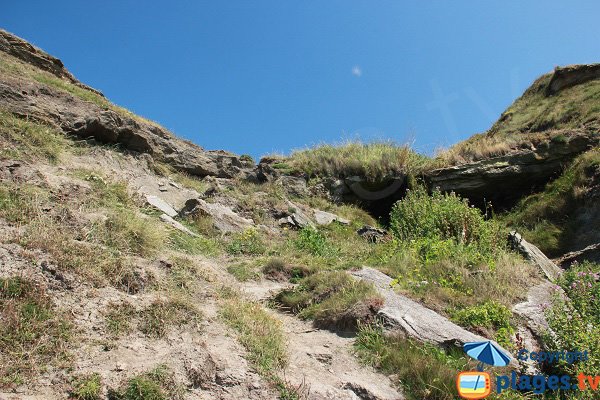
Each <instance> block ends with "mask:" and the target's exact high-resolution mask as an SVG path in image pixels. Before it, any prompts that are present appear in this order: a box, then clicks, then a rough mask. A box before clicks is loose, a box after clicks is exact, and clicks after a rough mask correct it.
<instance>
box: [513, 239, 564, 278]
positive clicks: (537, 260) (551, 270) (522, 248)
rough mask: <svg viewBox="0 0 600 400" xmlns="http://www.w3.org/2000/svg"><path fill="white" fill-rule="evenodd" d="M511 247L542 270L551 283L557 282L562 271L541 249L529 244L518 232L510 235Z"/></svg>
mask: <svg viewBox="0 0 600 400" xmlns="http://www.w3.org/2000/svg"><path fill="white" fill-rule="evenodd" d="M508 241H509V243H510V245H511V246H512V247H513V248H514V249H515V250H517V251H518V252H519V253H521V254H522V255H523V257H525V258H526V259H527V260H528V261H530V262H532V263H533V264H534V265H536V266H537V267H538V268H540V269H541V270H542V272H543V273H544V275H546V278H548V279H550V280H551V281H554V280H556V278H558V276H559V275H560V274H561V272H562V270H561V269H560V268H558V267H557V266H556V264H554V263H553V262H552V260H550V259H549V258H548V257H546V255H545V254H544V253H542V251H541V250H540V249H538V248H537V247H536V246H535V245H533V244H531V243H529V242H528V241H526V240H525V239H523V238H522V237H521V235H520V234H518V233H517V232H514V231H513V232H511V233H510V234H509V235H508Z"/></svg>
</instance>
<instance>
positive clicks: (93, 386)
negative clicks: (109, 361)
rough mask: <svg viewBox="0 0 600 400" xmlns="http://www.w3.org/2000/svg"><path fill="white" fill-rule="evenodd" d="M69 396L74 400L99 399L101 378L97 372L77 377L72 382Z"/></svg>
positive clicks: (100, 396) (100, 395)
mask: <svg viewBox="0 0 600 400" xmlns="http://www.w3.org/2000/svg"><path fill="white" fill-rule="evenodd" d="M69 398H71V399H75V400H100V399H101V398H102V379H101V378H100V375H98V374H89V375H85V376H81V377H78V378H77V379H76V380H75V382H74V383H73V390H72V391H71V393H70V394H69Z"/></svg>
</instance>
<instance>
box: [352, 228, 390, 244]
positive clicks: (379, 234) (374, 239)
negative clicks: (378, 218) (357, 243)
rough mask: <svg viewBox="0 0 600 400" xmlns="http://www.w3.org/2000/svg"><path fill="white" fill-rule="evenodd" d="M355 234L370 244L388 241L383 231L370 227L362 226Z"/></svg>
mask: <svg viewBox="0 0 600 400" xmlns="http://www.w3.org/2000/svg"><path fill="white" fill-rule="evenodd" d="M356 233H357V234H358V236H360V237H361V238H363V239H365V240H368V241H369V242H371V243H380V242H385V241H386V240H388V239H389V235H388V233H387V232H386V231H385V230H383V229H379V228H376V227H374V226H371V225H364V226H363V227H362V228H360V229H358V230H357V231H356Z"/></svg>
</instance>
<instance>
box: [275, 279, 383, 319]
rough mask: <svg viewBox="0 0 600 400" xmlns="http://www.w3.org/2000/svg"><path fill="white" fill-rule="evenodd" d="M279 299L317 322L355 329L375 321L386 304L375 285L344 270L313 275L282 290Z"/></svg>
mask: <svg viewBox="0 0 600 400" xmlns="http://www.w3.org/2000/svg"><path fill="white" fill-rule="evenodd" d="M275 301H276V302H277V303H278V304H280V305H281V306H282V307H284V308H285V309H289V310H290V311H292V312H294V313H298V316H299V317H301V318H304V319H310V320H313V321H314V322H315V324H316V325H317V326H321V327H325V328H332V329H355V328H356V327H357V325H358V323H361V322H371V321H373V319H374V317H375V315H376V313H377V311H379V309H380V308H381V306H382V305H383V300H382V299H381V297H380V296H379V295H378V294H377V292H376V291H375V289H374V288H373V286H372V285H370V284H368V283H365V282H363V281H359V280H356V279H354V278H352V277H351V276H350V275H348V274H347V273H345V272H344V271H323V272H318V273H316V274H314V275H310V276H308V277H306V278H304V279H302V280H300V281H299V285H298V286H297V287H295V288H293V289H285V290H283V291H282V292H280V293H279V294H278V295H277V296H276V297H275Z"/></svg>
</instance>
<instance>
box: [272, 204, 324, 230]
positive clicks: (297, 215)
mask: <svg viewBox="0 0 600 400" xmlns="http://www.w3.org/2000/svg"><path fill="white" fill-rule="evenodd" d="M287 205H288V209H289V212H290V215H288V216H287V217H283V218H281V219H279V221H277V222H278V223H279V225H289V226H291V227H293V228H297V229H302V228H306V227H311V228H315V224H314V223H313V222H312V220H311V219H310V217H309V216H308V215H307V214H306V213H305V212H304V211H303V210H302V208H301V207H300V206H298V205H297V204H294V203H292V202H291V201H289V200H287Z"/></svg>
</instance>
